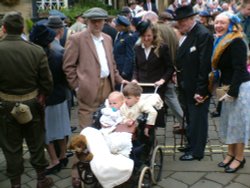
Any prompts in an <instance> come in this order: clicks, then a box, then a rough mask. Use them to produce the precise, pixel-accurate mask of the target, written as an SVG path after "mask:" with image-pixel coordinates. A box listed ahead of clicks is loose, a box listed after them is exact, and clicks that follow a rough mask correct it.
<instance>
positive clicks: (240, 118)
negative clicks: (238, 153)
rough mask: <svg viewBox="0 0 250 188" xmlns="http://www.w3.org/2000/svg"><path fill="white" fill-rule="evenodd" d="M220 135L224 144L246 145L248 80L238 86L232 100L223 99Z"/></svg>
mask: <svg viewBox="0 0 250 188" xmlns="http://www.w3.org/2000/svg"><path fill="white" fill-rule="evenodd" d="M219 130H220V137H221V139H222V140H223V141H224V142H225V144H235V143H244V144H245V145H248V139H249V135H250V81H248V82H244V83H242V84H241V86H240V90H239V96H238V98H237V99H236V100H234V101H233V102H226V101H223V104H222V109H221V117H220V129H219Z"/></svg>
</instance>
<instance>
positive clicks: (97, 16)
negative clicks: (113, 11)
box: [83, 7, 108, 20]
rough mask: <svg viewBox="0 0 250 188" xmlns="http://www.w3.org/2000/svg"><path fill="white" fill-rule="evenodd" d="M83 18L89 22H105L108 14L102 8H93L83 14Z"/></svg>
mask: <svg viewBox="0 0 250 188" xmlns="http://www.w3.org/2000/svg"><path fill="white" fill-rule="evenodd" d="M83 17H84V18H87V19H90V20H105V19H107V18H108V13H107V11H105V10H103V9H102V8H99V7H94V8H91V9H89V10H87V11H86V12H84V13H83Z"/></svg>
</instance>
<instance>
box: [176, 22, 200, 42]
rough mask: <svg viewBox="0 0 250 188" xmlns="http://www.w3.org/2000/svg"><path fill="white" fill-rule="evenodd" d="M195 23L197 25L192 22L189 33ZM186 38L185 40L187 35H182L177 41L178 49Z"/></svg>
mask: <svg viewBox="0 0 250 188" xmlns="http://www.w3.org/2000/svg"><path fill="white" fill-rule="evenodd" d="M196 23H197V22H194V24H193V25H192V27H191V28H190V29H189V31H191V30H192V29H193V28H194V26H195V25H196ZM186 38H187V35H183V36H182V37H181V38H180V40H179V47H180V46H181V45H182V44H183V42H184V41H185V40H186Z"/></svg>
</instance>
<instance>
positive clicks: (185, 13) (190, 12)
mask: <svg viewBox="0 0 250 188" xmlns="http://www.w3.org/2000/svg"><path fill="white" fill-rule="evenodd" d="M196 14H198V12H195V11H194V9H193V7H192V5H186V6H182V7H178V8H177V9H176V10H175V17H174V20H182V19H184V18H188V17H191V16H194V15H196Z"/></svg>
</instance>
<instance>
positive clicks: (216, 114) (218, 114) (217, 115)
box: [211, 111, 220, 118]
mask: <svg viewBox="0 0 250 188" xmlns="http://www.w3.org/2000/svg"><path fill="white" fill-rule="evenodd" d="M211 117H212V118H215V117H220V113H219V112H217V111H214V112H212V113H211Z"/></svg>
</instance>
